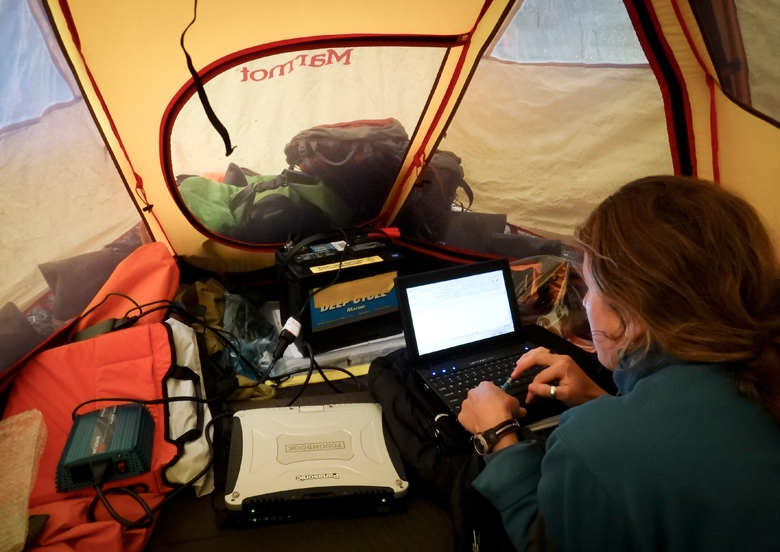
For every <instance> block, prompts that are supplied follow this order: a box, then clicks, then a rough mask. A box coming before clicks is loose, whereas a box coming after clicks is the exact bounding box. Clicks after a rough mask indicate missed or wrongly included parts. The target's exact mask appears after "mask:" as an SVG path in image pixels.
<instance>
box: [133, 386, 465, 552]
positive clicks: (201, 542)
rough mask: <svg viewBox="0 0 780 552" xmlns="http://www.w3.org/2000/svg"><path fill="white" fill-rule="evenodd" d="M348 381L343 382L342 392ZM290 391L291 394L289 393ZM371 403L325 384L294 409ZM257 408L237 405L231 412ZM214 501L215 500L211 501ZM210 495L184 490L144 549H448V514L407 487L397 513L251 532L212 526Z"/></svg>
mask: <svg viewBox="0 0 780 552" xmlns="http://www.w3.org/2000/svg"><path fill="white" fill-rule="evenodd" d="M360 379H361V380H364V379H365V378H360ZM348 385H349V383H344V384H343V387H344V388H345V389H346V388H347V386H348ZM291 390H292V391H291ZM295 392H297V388H288V389H281V390H280V396H281V398H278V399H274V400H273V401H269V402H266V403H262V406H265V407H272V406H284V405H286V404H287V402H288V401H289V398H287V397H288V396H293V394H294V393H295ZM349 402H371V397H370V395H369V394H368V392H366V391H358V392H346V393H343V394H340V395H337V394H334V393H333V392H332V391H331V390H330V389H329V388H328V387H327V386H326V385H324V384H319V385H313V386H310V387H309V388H308V389H307V390H306V391H305V393H304V395H303V396H302V397H301V398H300V399H299V400H298V401H297V402H296V404H297V405H306V404H328V403H349ZM242 408H257V405H254V404H246V403H242V404H238V405H235V407H234V409H235V410H240V409H242ZM214 499H218V497H214ZM211 501H212V496H210V495H209V496H206V497H201V498H196V497H195V494H194V492H192V491H189V490H188V491H187V492H183V493H181V494H180V495H178V496H176V497H174V498H173V499H172V500H171V501H170V502H169V503H168V504H166V505H165V506H164V507H163V509H162V511H161V514H160V517H159V519H158V520H157V524H156V525H155V528H154V531H153V533H152V536H151V539H150V540H149V543H148V544H147V548H146V550H147V551H150V552H151V551H158V550H165V551H173V552H176V551H182V552H185V551H186V552H211V551H220V552H223V551H231V552H233V551H235V552H238V551H242V550H252V549H258V550H259V549H266V550H273V551H274V552H288V551H289V552H364V551H370V552H398V551H403V552H416V551H420V552H423V551H424V552H450V551H451V550H452V546H453V537H452V521H451V519H450V515H449V513H448V512H447V511H446V510H444V509H442V508H441V507H439V506H438V505H437V504H435V503H434V502H432V501H431V500H429V499H428V498H427V497H426V496H425V495H424V493H422V491H421V490H420V489H419V488H415V486H414V485H413V484H412V485H411V486H410V488H409V493H408V494H407V496H406V499H405V504H404V506H403V508H402V509H401V511H399V512H396V513H391V514H384V515H377V516H365V517H357V518H349V519H348V518H322V519H309V520H304V521H298V522H292V523H285V524H279V525H266V526H262V527H253V528H245V529H239V528H230V527H218V526H217V518H216V513H215V511H214V509H213V508H212V506H211Z"/></svg>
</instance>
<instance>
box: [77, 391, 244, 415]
mask: <svg viewBox="0 0 780 552" xmlns="http://www.w3.org/2000/svg"><path fill="white" fill-rule="evenodd" d="M235 389H238V386H236V388H235ZM235 389H231V390H229V392H225V393H223V394H221V395H219V396H217V397H213V398H211V399H199V398H198V397H163V398H161V399H133V398H128V397H100V398H98V399H89V400H88V401H84V402H83V403H81V404H79V405H77V406H76V408H74V409H73V412H72V414H71V419H73V420H75V419H76V413H77V412H78V411H79V409H81V407H82V406H86V405H88V404H92V403H96V402H124V403H128V402H129V403H136V404H144V405H146V404H150V405H154V404H168V403H172V402H194V403H198V404H211V403H214V402H218V401H221V400H224V399H226V398H227V397H228V396H230V393H232V392H233V391H235Z"/></svg>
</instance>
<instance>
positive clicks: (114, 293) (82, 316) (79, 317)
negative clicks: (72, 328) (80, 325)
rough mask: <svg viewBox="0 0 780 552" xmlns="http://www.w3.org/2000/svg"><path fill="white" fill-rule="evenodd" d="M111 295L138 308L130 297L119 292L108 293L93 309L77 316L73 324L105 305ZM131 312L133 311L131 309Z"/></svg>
mask: <svg viewBox="0 0 780 552" xmlns="http://www.w3.org/2000/svg"><path fill="white" fill-rule="evenodd" d="M112 295H113V296H116V297H123V298H125V299H127V300H128V301H130V302H131V303H132V304H134V305H135V306H136V307H138V306H139V305H138V303H136V302H135V299H133V298H132V297H130V296H128V295H125V294H124V293H119V292H116V291H112V292H110V293H106V296H105V297H103V300H102V301H101V302H100V303H98V304H97V305H95V306H94V307H92V308H91V309H89V310H88V311H86V312H83V313H81V314H80V315H78V317H76V320H74V322H77V321H79V320H81V319H82V318H84V317H85V316H87V315H88V314H89V313H91V312H92V311H93V310H95V309H96V308H98V307H99V306H100V305H102V304H103V303H105V302H106V301H108V298H109V297H111V296H112ZM131 310H133V309H131Z"/></svg>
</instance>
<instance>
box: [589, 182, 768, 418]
mask: <svg viewBox="0 0 780 552" xmlns="http://www.w3.org/2000/svg"><path fill="white" fill-rule="evenodd" d="M576 237H577V240H578V241H579V242H580V244H581V245H582V246H583V247H584V249H585V251H586V262H587V263H588V269H589V271H590V274H591V280H592V285H594V286H595V287H597V288H598V290H599V291H600V292H601V294H602V295H603V296H604V297H605V299H606V301H607V302H608V304H609V305H610V306H611V307H612V308H613V309H614V311H615V312H616V313H617V315H618V317H619V319H620V321H621V335H619V336H615V337H617V340H618V351H619V352H620V354H621V355H622V354H624V353H625V352H628V351H632V350H636V349H644V350H645V351H648V350H649V349H650V347H651V345H654V346H658V347H660V348H661V349H662V350H663V351H664V352H666V353H668V354H670V355H673V356H676V357H678V358H680V359H683V360H688V361H695V362H726V363H728V365H729V367H730V368H731V369H732V370H733V372H734V373H735V374H736V377H737V380H738V385H739V390H740V392H741V393H742V394H743V395H745V396H747V397H749V398H750V399H752V400H754V401H756V402H758V403H760V404H761V405H763V406H764V407H765V408H766V409H767V411H768V412H769V413H770V414H771V415H772V416H773V417H774V418H775V420H778V421H780V265H779V264H778V259H777V255H776V252H775V249H774V247H773V244H772V240H771V238H770V237H769V234H768V233H767V230H766V228H765V227H764V225H763V224H762V222H761V220H760V218H759V216H758V214H757V213H756V211H755V210H754V209H753V207H751V206H750V205H749V204H748V203H747V202H746V201H745V200H743V199H742V198H740V197H738V196H736V195H734V194H732V193H730V192H727V191H726V190H724V189H722V188H720V187H719V186H718V185H716V184H713V183H710V182H703V181H700V180H696V179H693V178H687V177H674V176H654V177H648V178H643V179H640V180H636V181H634V182H631V183H629V184H626V185H625V186H623V187H622V188H621V189H620V190H618V191H617V192H616V193H615V194H613V195H612V196H610V197H609V198H607V199H606V200H605V201H604V202H603V203H602V204H601V205H600V206H599V207H597V208H596V209H595V210H594V211H593V213H591V215H590V216H589V217H588V219H587V221H586V222H585V223H584V224H583V225H582V226H581V227H580V228H578V230H577V233H576ZM636 321H641V322H643V323H644V326H645V331H644V332H642V333H641V334H640V335H639V337H638V338H636V339H633V340H632V339H630V338H629V337H628V336H631V335H633V331H632V326H633V324H634V323H635V322H636Z"/></svg>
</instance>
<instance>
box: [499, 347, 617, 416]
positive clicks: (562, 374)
mask: <svg viewBox="0 0 780 552" xmlns="http://www.w3.org/2000/svg"><path fill="white" fill-rule="evenodd" d="M537 365H539V366H547V368H545V369H544V370H542V371H541V372H539V373H538V374H537V375H536V377H535V378H534V380H533V381H532V382H531V383H530V385H528V394H527V395H526V398H525V402H526V403H530V402H531V401H533V400H534V397H547V398H550V397H552V393H551V389H552V387H553V386H552V385H551V384H552V383H555V382H556V381H557V383H555V398H556V399H558V400H559V401H561V402H562V403H563V404H565V405H566V406H568V407H572V406H577V405H580V404H583V403H585V402H588V401H589V400H592V399H595V398H596V397H600V396H601V395H606V394H607V392H606V391H604V390H603V389H602V388H601V387H599V386H598V385H596V383H595V382H594V381H593V380H592V379H590V378H589V377H588V376H587V375H586V374H585V372H583V371H582V368H580V367H579V366H577V364H576V363H575V362H574V361H573V360H572V359H571V357H568V356H566V355H556V354H555V353H551V352H550V350H549V349H545V348H544V347H538V348H536V349H532V350H530V351H528V352H527V353H526V354H524V355H523V356H521V357H520V359H519V360H518V361H517V365H516V366H515V369H514V371H513V372H512V378H513V379H517V378H519V377H520V375H521V374H522V373H523V372H525V371H526V370H528V369H529V368H531V367H532V366H537Z"/></svg>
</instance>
